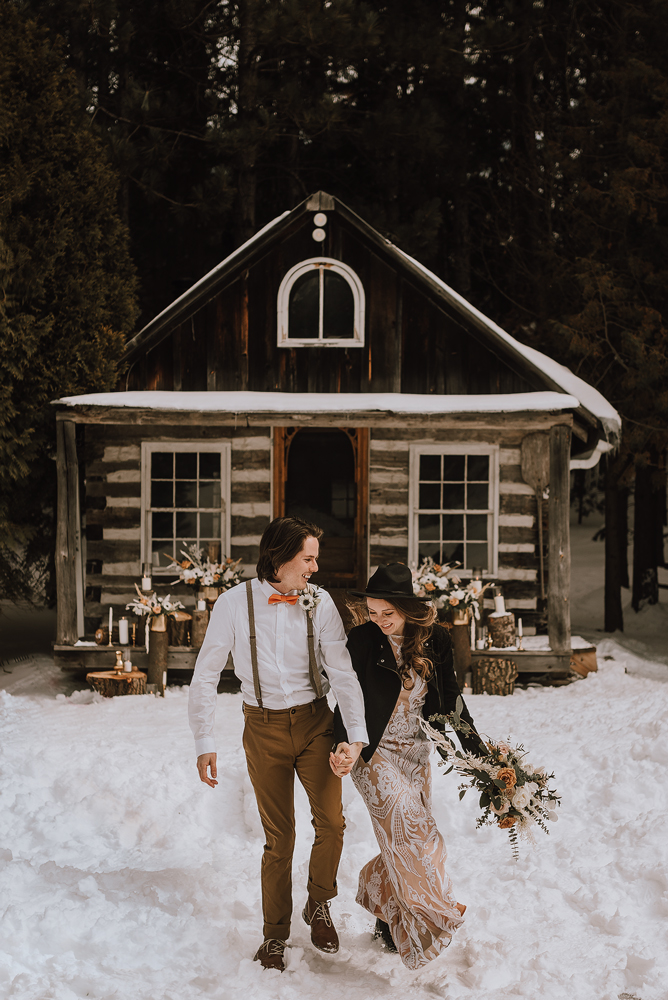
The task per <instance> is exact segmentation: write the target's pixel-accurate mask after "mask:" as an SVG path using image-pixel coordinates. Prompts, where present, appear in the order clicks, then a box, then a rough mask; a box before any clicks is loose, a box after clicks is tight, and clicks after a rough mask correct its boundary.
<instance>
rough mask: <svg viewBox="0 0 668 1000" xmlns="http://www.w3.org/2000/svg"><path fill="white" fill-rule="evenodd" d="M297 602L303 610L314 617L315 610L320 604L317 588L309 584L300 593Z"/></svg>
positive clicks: (310, 616)
mask: <svg viewBox="0 0 668 1000" xmlns="http://www.w3.org/2000/svg"><path fill="white" fill-rule="evenodd" d="M297 604H298V605H299V607H300V608H301V609H302V611H305V612H306V614H307V615H308V616H309V618H313V612H314V611H315V609H316V608H317V607H318V605H319V604H320V598H319V597H318V592H317V590H315V589H311V587H310V586H307V587H306V589H305V590H302V592H301V593H300V595H299V599H298V601H297Z"/></svg>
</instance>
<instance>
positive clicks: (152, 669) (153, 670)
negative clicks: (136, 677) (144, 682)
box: [148, 629, 169, 692]
mask: <svg viewBox="0 0 668 1000" xmlns="http://www.w3.org/2000/svg"><path fill="white" fill-rule="evenodd" d="M168 653H169V637H168V635H167V631H166V630H165V631H164V632H157V631H155V630H154V629H149V633H148V683H149V684H155V686H156V690H157V691H160V692H164V690H165V685H164V683H163V678H164V674H165V673H166V671H167V656H168Z"/></svg>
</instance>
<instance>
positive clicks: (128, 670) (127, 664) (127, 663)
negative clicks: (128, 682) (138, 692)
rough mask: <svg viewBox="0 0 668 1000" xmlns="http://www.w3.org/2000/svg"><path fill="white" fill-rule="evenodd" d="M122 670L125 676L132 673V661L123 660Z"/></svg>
mask: <svg viewBox="0 0 668 1000" xmlns="http://www.w3.org/2000/svg"><path fill="white" fill-rule="evenodd" d="M123 670H124V671H125V673H126V674H131V673H132V660H123Z"/></svg>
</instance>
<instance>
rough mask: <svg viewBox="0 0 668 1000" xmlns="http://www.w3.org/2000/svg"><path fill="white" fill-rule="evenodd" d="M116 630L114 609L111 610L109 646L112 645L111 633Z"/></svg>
mask: <svg viewBox="0 0 668 1000" xmlns="http://www.w3.org/2000/svg"><path fill="white" fill-rule="evenodd" d="M113 628H114V609H113V608H109V645H111V633H112V631H113Z"/></svg>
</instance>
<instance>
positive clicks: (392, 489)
mask: <svg viewBox="0 0 668 1000" xmlns="http://www.w3.org/2000/svg"><path fill="white" fill-rule="evenodd" d="M554 419H555V422H559V421H560V419H561V418H559V417H555V418H554ZM480 423H481V424H482V420H481V422H480ZM537 428H538V429H542V430H544V429H545V421H544V419H543V420H542V421H541V422H540V426H538V424H537V423H536V422H534V421H530V420H528V419H526V418H523V419H522V420H517V419H513V420H508V421H500V420H499V419H498V417H497V418H491V419H490V420H489V422H488V424H487V426H477V427H470V426H469V427H460V426H456V425H453V426H452V427H443V426H441V427H429V428H427V429H425V427H421V428H420V427H406V426H401V427H399V426H388V424H387V422H386V423H385V424H384V426H382V427H371V428H370V452H369V522H368V528H369V566H370V572H373V570H374V568H375V567H376V566H377V565H378V564H379V563H381V562H396V561H399V562H407V561H408V527H409V456H410V446H411V445H412V444H439V443H448V444H453V443H458V442H461V443H462V444H470V443H474V442H475V443H481V444H497V445H498V446H499V544H498V572H497V573H496V575H495V578H496V579H497V580H498V581H499V583H501V584H502V585H503V588H504V593H505V595H506V598H507V605H508V607H509V608H511V609H513V610H516V611H523V612H526V613H527V616H526V617H527V623H530V622H531V620H532V615H531V612H535V611H536V610H537V605H538V601H537V598H538V593H539V583H538V574H539V559H538V548H537V545H538V529H537V522H536V500H535V497H534V494H533V491H532V489H531V488H530V487H529V486H528V485H527V484H526V483H525V482H524V481H523V479H522V475H521V469H520V448H521V443H522V439H523V437H524V436H525V435H526V434H529V433H532V432H534V431H535V430H536V429H537ZM183 440H196V441H202V442H205V441H213V440H220V441H229V442H230V443H231V446H232V463H231V464H232V470H231V485H230V515H231V546H230V552H229V555H231V556H232V558H234V559H238V558H241V559H242V560H243V565H244V568H245V573H246V574H247V575H252V574H253V572H254V568H255V563H256V561H257V556H258V546H259V541H260V536H261V534H262V531H263V530H264V528H265V527H266V525H267V524H268V523H269V521H270V519H271V516H272V481H271V479H272V477H271V470H272V451H271V449H272V441H273V429H272V428H270V427H253V426H251V427H243V428H233V427H230V426H229V425H228V426H224V425H220V426H217V425H215V424H210V425H199V426H196V427H192V426H181V425H177V424H175V425H160V424H142V425H138V424H135V425H128V424H125V425H119V424H115V425H113V424H108V425H105V424H97V425H87V426H86V428H85V449H84V456H83V462H84V468H85V503H84V510H83V511H82V519H83V530H84V534H85V546H86V552H85V560H86V577H85V581H84V583H85V616H86V619H87V621H86V631H87V632H91V630H94V627H95V626H94V622H95V621H96V620H97V619H100V618H103V617H104V618H105V619H106V615H107V613H108V608H109V605H111V606H113V608H114V614H115V617H116V619H117V618H118V616H119V615H120V614H125V604H126V603H128V602H129V601H130V600H131V598H132V597H133V586H134V583H135V582H138V580H139V577H140V574H141V566H140V546H141V443H142V441H164V442H165V443H167V442H169V441H183ZM543 506H544V518H545V544H546V550H547V547H548V544H547V542H548V525H547V523H546V522H547V510H546V508H547V505H546V504H544V505H543ZM226 554H228V553H226ZM546 556H547V552H546ZM546 567H547V558H546ZM170 579H173V578H169V577H167V578H158V577H156V578H155V579H154V582H155V583H156V585H157V587H156V589H157V591H158V593H160V594H163V593H167V592H168V591H169V592H171V593H174V594H177V595H178V596H179V597H180V599H181V600H184V598H185V599H186V600H184V603H192V599H193V595H192V591H191V590H190V589H189V588H186V587H184V586H183V585H176V586H173V585H172V586H170ZM161 580H164V583H163V582H159V581H161ZM547 585H548V580H547V573H546V587H547Z"/></svg>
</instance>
